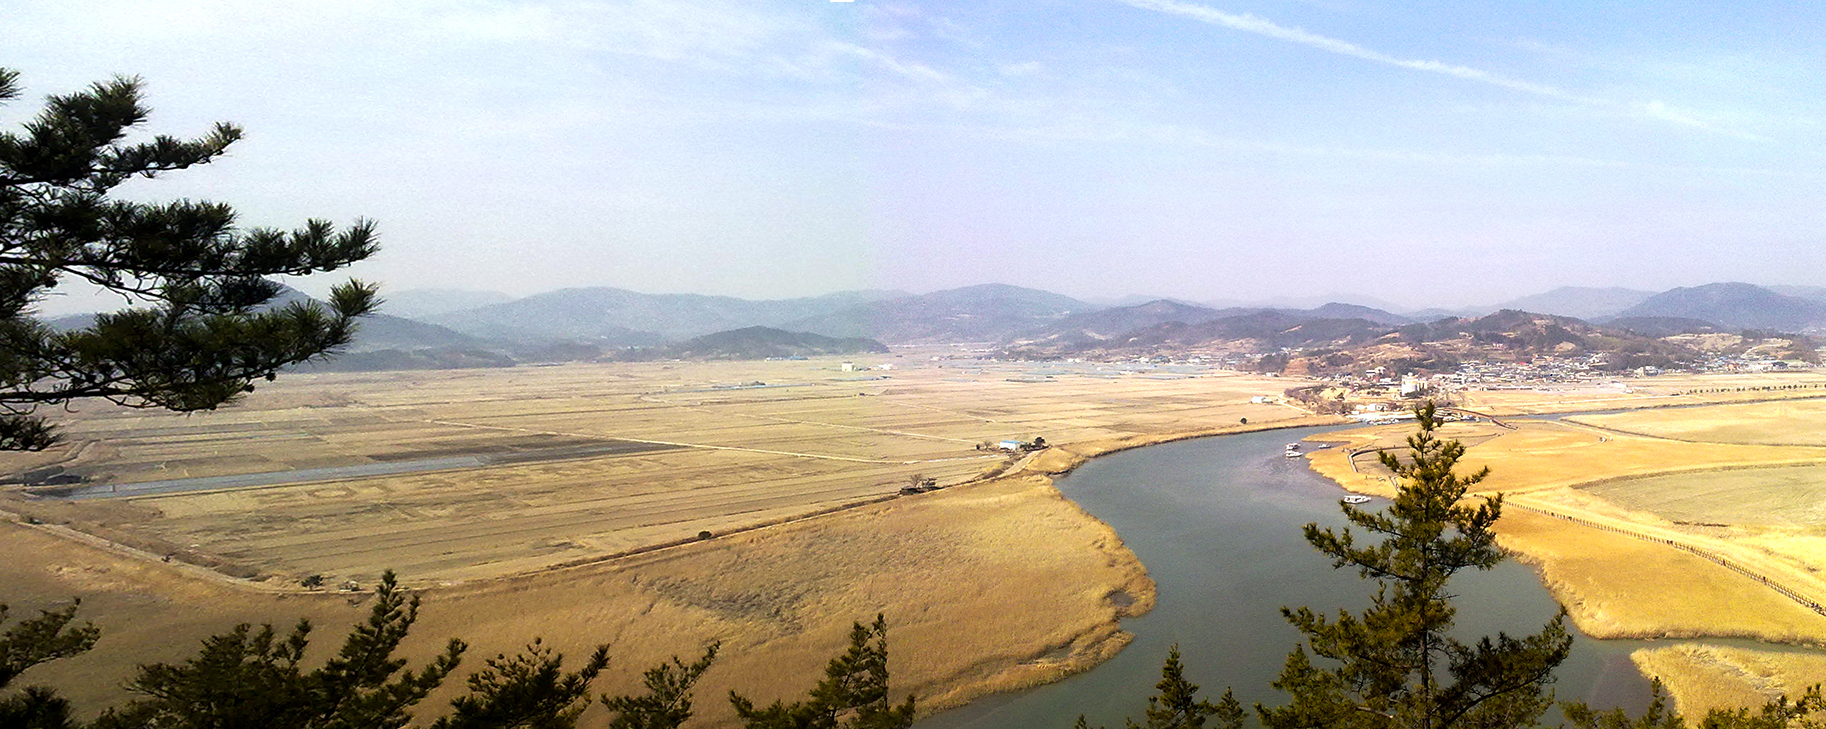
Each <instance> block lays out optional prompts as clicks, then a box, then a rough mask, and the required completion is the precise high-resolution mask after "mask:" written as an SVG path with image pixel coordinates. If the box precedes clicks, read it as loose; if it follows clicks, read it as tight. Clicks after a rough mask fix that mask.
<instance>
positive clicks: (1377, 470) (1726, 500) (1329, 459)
mask: <svg viewBox="0 0 1826 729" xmlns="http://www.w3.org/2000/svg"><path fill="white" fill-rule="evenodd" d="M1536 407H1550V406H1536ZM1815 408H1816V403H1815V402H1813V401H1788V400H1775V401H1770V402H1764V403H1757V404H1727V405H1713V406H1707V407H1691V408H1678V409H1663V410H1654V411H1642V412H1635V413H1626V414H1622V415H1605V416H1581V417H1579V418H1578V421H1579V422H1567V421H1558V422H1556V421H1541V420H1517V421H1510V422H1509V424H1510V425H1512V426H1514V427H1513V429H1510V428H1502V427H1498V426H1496V425H1492V424H1489V423H1477V424H1452V425H1449V426H1447V427H1446V428H1444V429H1443V433H1442V434H1443V435H1444V436H1445V437H1450V438H1457V439H1460V440H1462V441H1463V442H1465V443H1466V444H1467V445H1468V446H1469V447H1468V448H1467V450H1466V454H1465V458H1464V459H1463V461H1462V463H1463V465H1464V466H1465V467H1466V468H1469V469H1476V468H1479V467H1483V466H1488V467H1489V468H1490V469H1491V475H1490V477H1489V478H1488V479H1487V480H1485V481H1484V482H1483V483H1482V484H1481V485H1480V486H1479V488H1478V491H1479V492H1482V493H1496V492H1502V493H1505V494H1507V496H1506V501H1507V504H1508V508H1507V509H1506V511H1505V516H1504V519H1503V521H1502V522H1500V523H1499V525H1498V528H1499V532H1500V536H1501V539H1502V543H1503V544H1504V546H1505V547H1507V548H1509V549H1511V550H1512V551H1514V552H1516V553H1517V554H1518V555H1519V556H1520V557H1521V558H1522V559H1524V560H1526V561H1528V562H1530V563H1533V564H1535V565H1536V566H1537V567H1538V568H1539V569H1540V570H1541V572H1542V576H1543V579H1544V581H1545V582H1546V583H1547V585H1548V587H1549V589H1550V590H1551V591H1552V592H1553V593H1554V595H1555V597H1556V598H1557V599H1559V601H1560V602H1561V604H1562V605H1565V606H1566V607H1567V609H1568V610H1569V611H1570V612H1571V613H1572V616H1573V619H1574V621H1575V622H1576V623H1577V624H1578V625H1579V627H1580V629H1581V630H1583V631H1584V632H1586V633H1587V634H1590V635H1593V636H1596V637H1601V638H1602V637H1619V638H1644V637H1676V638H1705V637H1712V638H1719V637H1732V638H1750V639H1755V640H1760V641H1768V642H1775V643H1787V644H1794V645H1804V646H1814V647H1815V648H1813V649H1810V650H1804V651H1794V650H1758V649H1751V648H1744V649H1734V650H1738V652H1737V653H1731V654H1730V655H1733V656H1736V658H1734V659H1732V660H1734V661H1736V663H1733V662H1732V661H1728V660H1724V659H1721V658H1718V656H1720V655H1725V654H1724V653H1718V652H1717V650H1715V649H1716V648H1717V647H1716V646H1710V645H1701V644H1681V645H1680V646H1677V648H1678V649H1677V650H1676V649H1673V648H1670V649H1658V651H1651V652H1648V653H1645V654H1644V655H1642V656H1638V662H1639V664H1640V665H1641V666H1642V667H1644V669H1645V670H1647V671H1649V672H1650V673H1651V675H1656V676H1658V677H1660V678H1662V679H1663V680H1664V681H1665V682H1666V683H1667V684H1668V685H1669V687H1670V689H1671V690H1672V692H1673V693H1674V695H1675V696H1676V698H1677V699H1678V700H1679V701H1680V705H1681V707H1682V709H1683V710H1684V711H1689V712H1694V713H1703V711H1704V710H1706V709H1707V708H1710V707H1713V706H1736V705H1747V704H1748V703H1758V702H1760V701H1761V700H1762V698H1753V697H1763V698H1766V697H1768V696H1769V695H1771V691H1773V690H1774V689H1773V688H1771V687H1774V686H1777V685H1778V684H1779V685H1780V686H1786V687H1788V689H1789V690H1791V689H1792V688H1794V687H1795V686H1797V685H1798V686H1803V687H1804V685H1809V684H1811V683H1818V682H1821V681H1826V671H1823V670H1821V667H1822V666H1826V652H1821V651H1820V650H1818V648H1819V647H1822V646H1826V616H1823V615H1821V614H1820V613H1819V612H1818V611H1817V610H1815V609H1811V608H1809V607H1808V606H1807V605H1806V604H1805V603H1808V602H1812V603H1816V604H1821V605H1826V447H1823V446H1822V445H1816V444H1813V443H1811V442H1810V441H1809V438H1812V437H1813V436H1815V435H1817V431H1818V428H1817V426H1814V425H1812V424H1811V423H1810V422H1809V420H1808V419H1807V418H1806V416H1805V414H1806V413H1810V412H1814V411H1815ZM1613 422H1623V423H1627V424H1628V425H1630V426H1634V427H1630V428H1629V429H1630V430H1636V431H1640V432H1642V433H1646V432H1650V431H1651V430H1653V431H1655V432H1668V433H1677V434H1680V435H1682V436H1683V438H1682V439H1680V440H1674V439H1671V438H1665V437H1656V436H1653V435H1644V434H1639V433H1637V432H1622V431H1619V430H1610V429H1607V428H1604V427H1599V426H1602V425H1608V424H1610V423H1613ZM1743 423H1754V424H1755V425H1754V426H1753V427H1752V426H1743V425H1741V424H1743ZM1648 424H1652V428H1651V427H1650V425H1648ZM1721 424H1739V425H1737V426H1735V427H1721ZM1410 428H1411V425H1410V426H1407V427H1402V426H1386V427H1381V428H1369V429H1363V430H1358V431H1349V432H1346V433H1342V434H1335V435H1332V436H1327V438H1328V439H1330V440H1337V441H1341V442H1343V443H1344V445H1342V446H1341V447H1338V448H1332V449H1327V450H1323V451H1317V452H1315V453H1313V454H1312V455H1311V456H1309V458H1310V459H1311V463H1312V465H1313V468H1314V469H1315V470H1318V471H1319V472H1321V473H1323V474H1325V475H1327V476H1330V477H1332V478H1333V479H1335V480H1337V481H1339V482H1340V483H1341V484H1343V485H1344V486H1345V487H1346V488H1350V489H1353V490H1357V491H1362V492H1366V493H1379V494H1387V493H1390V492H1391V491H1392V486H1391V484H1390V483H1389V482H1388V480H1387V479H1388V474H1387V472H1386V470H1384V469H1383V468H1382V467H1381V466H1380V465H1378V464H1376V462H1375V457H1374V454H1373V453H1368V452H1362V453H1360V454H1359V455H1357V456H1356V457H1355V458H1352V457H1350V455H1349V454H1350V453H1351V452H1352V451H1362V450H1364V449H1369V448H1381V447H1398V446H1399V445H1400V443H1401V440H1402V438H1404V437H1405V436H1406V434H1407V432H1408V430H1409V429H1410ZM1719 432H1725V433H1730V434H1732V437H1731V438H1730V439H1729V441H1728V442H1722V441H1707V440H1703V439H1700V438H1698V437H1693V436H1696V435H1697V434H1706V433H1719ZM1776 588H1780V589H1776ZM1781 590H1787V591H1789V593H1790V594H1784V593H1783V592H1782V591H1781ZM1695 656H1703V657H1706V658H1705V660H1700V659H1698V658H1695ZM1746 662H1748V663H1746ZM1749 663H1755V664H1756V665H1758V666H1762V667H1763V668H1762V669H1759V670H1764V672H1765V673H1767V674H1769V675H1771V676H1774V675H1778V674H1779V675H1780V676H1782V677H1783V678H1781V681H1777V682H1772V681H1774V679H1770V680H1759V681H1748V680H1746V679H1744V678H1743V675H1744V674H1743V671H1744V670H1746V669H1744V668H1743V666H1744V665H1748V664H1749ZM1784 682H1785V683H1784ZM1750 686H1760V687H1762V688H1761V689H1758V690H1757V691H1750V690H1749V689H1747V688H1745V687H1750ZM1720 687H1726V688H1720ZM1731 687H1735V688H1731ZM1758 691H1760V693H1759V692H1758ZM1733 697H1735V698H1733Z"/></svg>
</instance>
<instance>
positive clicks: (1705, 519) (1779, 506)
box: [1586, 466, 1826, 534]
mask: <svg viewBox="0 0 1826 729" xmlns="http://www.w3.org/2000/svg"><path fill="white" fill-rule="evenodd" d="M1586 490H1587V491H1589V492H1591V493H1593V494H1596V495H1598V496H1600V497H1603V498H1605V499H1607V500H1609V501H1612V502H1615V503H1616V504H1618V505H1620V506H1623V507H1624V508H1628V509H1635V510H1640V511H1646V512H1649V513H1651V514H1654V515H1656V516H1659V517H1661V518H1663V519H1667V520H1669V521H1672V522H1675V523H1678V524H1699V525H1709V526H1737V525H1749V526H1785V527H1803V528H1805V527H1814V528H1821V527H1826V466H1789V467H1774V468H1748V469H1735V470H1729V471H1702V472H1688V473H1677V474H1671V475H1667V476H1649V477H1645V478H1637V479H1628V480H1622V481H1609V482H1605V483H1601V484H1595V485H1592V486H1589V487H1587V488H1586ZM1819 531H1820V532H1821V533H1822V534H1826V528H1821V529H1819Z"/></svg>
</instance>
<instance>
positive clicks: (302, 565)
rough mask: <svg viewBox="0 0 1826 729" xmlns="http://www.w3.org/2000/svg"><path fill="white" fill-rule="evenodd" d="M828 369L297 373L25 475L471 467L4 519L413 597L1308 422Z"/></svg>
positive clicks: (1236, 406) (111, 435) (100, 439)
mask: <svg viewBox="0 0 1826 729" xmlns="http://www.w3.org/2000/svg"><path fill="white" fill-rule="evenodd" d="M903 361H904V360H903ZM838 364H839V363H838V362H836V361H789V362H754V363H727V364H714V363H712V364H691V365H683V364H621V365H576V366H566V367H548V368H529V369H509V370H486V371H446V372H411V373H391V374H371V375H301V376H294V377H290V378H285V379H283V380H281V381H280V382H278V383H276V384H274V385H271V386H269V387H268V388H264V389H262V390H260V391H258V392H256V393H255V394H254V396H252V397H250V398H248V399H247V401H246V402H245V403H243V404H241V405H237V406H234V407H232V408H229V409H225V410H223V411H221V412H216V413H207V414H197V415H191V416H184V415H175V414H168V413H153V412H137V411H119V410H102V409H95V410H94V411H93V412H90V411H84V412H81V413H79V414H78V415H77V416H76V418H75V419H74V421H73V422H72V423H71V424H70V427H69V431H68V432H69V435H70V440H71V443H70V444H69V445H67V446H65V447H64V448H62V449H61V450H60V451H57V452H52V453H48V454H43V455H39V456H37V457H36V459H37V460H40V461H52V460H58V459H61V460H62V465H63V466H64V467H65V468H68V469H70V470H71V471H73V472H77V473H83V474H85V475H86V476H87V477H88V479H89V481H90V482H91V483H93V484H105V485H108V486H109V487H117V488H119V489H120V490H122V491H130V490H131V488H132V486H133V485H134V484H144V483H148V482H155V481H157V482H171V481H181V480H183V479H196V478H211V477H224V476H233V475H238V474H275V473H277V474H281V475H283V474H286V473H288V472H289V473H294V474H295V473H301V472H302V473H305V474H306V475H314V474H324V473H333V472H334V470H335V469H338V468H348V469H356V468H362V467H368V466H374V465H376V464H388V463H395V464H397V463H406V464H412V463H431V464H433V465H438V464H442V463H444V461H442V460H440V459H452V458H464V457H467V458H474V459H477V462H476V464H475V465H464V464H459V465H457V466H456V467H444V468H441V469H437V470H428V471H424V472H417V473H399V474H393V475H385V476H379V477H367V478H350V479H337V478H335V477H334V476H333V475H331V476H329V477H322V476H319V477H317V478H315V479H313V480H310V481H308V482H304V483H280V484H274V485H266V486H261V487H257V488H235V489H217V490H209V491H200V492H180V493H168V494H153V495H148V496H138V497H122V498H116V499H90V500H81V501H63V502H44V501H36V502H23V501H18V500H17V497H15V500H14V501H13V502H12V506H11V508H14V509H16V510H20V511H23V512H27V513H29V514H30V515H32V516H34V517H35V518H39V519H42V520H45V521H50V522H56V523H67V524H68V525H69V526H71V527H72V528H75V529H78V530H81V531H85V532H90V533H94V534H99V535H103V536H106V537H108V538H110V539H114V540H116V541H119V542H121V543H123V544H128V545H131V546H135V547H138V548H141V549H144V550H146V551H148V552H153V553H158V554H161V555H162V554H175V555H177V557H178V558H180V559H186V560H190V561H195V562H198V563H207V564H211V565H217V566H220V567H221V568H222V569H223V571H225V572H229V573H231V574H236V575H239V576H248V577H253V576H268V577H275V578H278V579H281V580H293V579H298V578H301V577H304V576H307V575H313V574H315V575H323V576H324V577H325V578H326V579H328V580H333V581H336V582H340V581H342V580H347V579H352V580H357V581H371V580H372V579H374V578H375V577H377V576H378V575H379V573H380V572H381V571H382V570H383V569H387V568H392V569H395V570H398V571H400V572H401V573H403V574H405V575H408V576H409V579H411V580H413V581H415V582H419V583H425V582H454V581H460V580H467V579H477V578H487V577H493V576H499V575H505V574H512V573H517V572H525V571H529V570H535V569H540V568H544V567H550V566H553V565H560V564H566V563H573V562H577V561H580V560H589V559H592V558H600V557H603V556H606V555H614V554H620V553H625V552H628V551H630V550H635V549H639V548H643V547H647V546H651V545H655V544H663V543H668V542H674V541H677V540H681V539H688V538H691V537H694V536H695V535H697V534H699V533H700V532H704V531H709V532H711V533H713V534H721V533H725V532H728V531H731V530H736V529H741V528H745V527H749V526H753V525H756V524H764V523H772V522H777V521H781V520H784V519H790V518H793V517H796V516H801V515H804V514H807V513H812V512H816V511H820V510H827V509H830V508H834V507H839V506H842V505H845V504H850V503H854V502H857V501H863V500H868V499H873V498H880V497H884V496H891V495H893V494H895V493H896V492H897V491H898V490H899V489H900V488H901V487H903V486H906V485H907V484H909V483H910V482H911V479H912V477H913V476H914V475H915V474H919V475H921V476H923V477H925V478H930V479H934V480H935V481H936V484H937V485H939V486H946V485H951V484H956V483H960V482H963V481H966V480H970V479H973V478H976V477H978V476H981V475H983V474H985V473H988V472H991V471H995V470H997V469H1000V468H1002V467H1004V466H1005V464H1006V463H1007V461H1008V460H1009V459H1008V455H1007V454H1006V453H1003V452H1001V451H999V450H996V449H995V448H994V447H993V445H992V446H991V447H990V448H989V450H987V451H985V450H979V446H980V445H981V444H983V443H985V442H988V443H994V442H997V441H1001V440H1004V439H1011V438H1012V439H1018V440H1028V439H1032V438H1034V437H1043V438H1045V439H1047V440H1050V441H1053V442H1076V441H1091V440H1098V439H1104V438H1111V437H1124V436H1138V435H1140V436H1145V435H1151V434H1163V433H1176V432H1182V431H1188V430H1198V429H1204V428H1210V427H1213V426H1216V425H1221V424H1235V423H1237V422H1238V421H1239V420H1241V419H1244V418H1247V419H1248V420H1250V421H1251V422H1255V423H1264V422H1272V421H1274V420H1277V419H1286V418H1290V417H1295V416H1299V415H1302V413H1301V412H1300V411H1298V410H1295V409H1292V408H1287V407H1282V406H1276V405H1266V404H1251V403H1250V402H1249V399H1250V398H1251V397H1252V396H1259V395H1271V394H1277V393H1278V387H1279V383H1278V382H1277V381H1274V380H1267V379H1257V378H1245V377H1237V376H1204V377H1181V376H1178V375H1172V377H1173V379H1160V378H1158V377H1160V376H1158V375H1157V376H1156V377H1149V376H1148V375H1146V374H1130V375H1122V374H1120V373H1118V372H1115V371H1113V370H1112V371H1108V372H1101V373H1100V372H1097V371H1095V370H1086V371H1083V372H1080V371H1075V370H1074V371H1070V372H1067V371H1059V372H1058V373H1057V374H1052V373H1042V375H1041V376H1034V374H1033V372H1032V371H1033V370H1034V368H1033V367H1025V366H1019V367H1017V366H1012V365H999V364H993V363H981V364H977V363H971V364H966V365H958V364H950V363H931V362H925V363H918V362H916V363H914V364H913V365H912V366H906V365H903V366H901V367H900V368H898V369H895V370H892V371H877V372H872V373H863V372H847V373H846V372H842V371H841V368H840V367H839V366H838ZM1049 374H1050V375H1051V376H1050V378H1048V377H1046V376H1045V375H1049ZM1091 375H1096V376H1091ZM1011 379H1022V380H1024V381H1018V382H1016V381H1010V380H1011ZM601 451H611V452H609V453H607V454H606V455H600V454H595V453H598V452H601ZM24 465H25V464H21V465H17V466H14V468H15V469H22V468H23V467H24ZM104 495H105V494H104Z"/></svg>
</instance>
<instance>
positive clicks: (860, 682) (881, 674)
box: [729, 615, 914, 729]
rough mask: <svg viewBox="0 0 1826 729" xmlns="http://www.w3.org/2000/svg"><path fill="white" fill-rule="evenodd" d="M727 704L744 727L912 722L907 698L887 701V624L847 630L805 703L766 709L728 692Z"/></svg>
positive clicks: (878, 728) (869, 727)
mask: <svg viewBox="0 0 1826 729" xmlns="http://www.w3.org/2000/svg"><path fill="white" fill-rule="evenodd" d="M729 703H730V704H732V705H733V706H734V707H735V713H736V717H737V718H739V719H741V720H742V726H744V727H746V729H837V728H838V727H843V729H907V727H911V726H913V713H914V712H913V697H911V696H909V697H907V701H906V703H903V704H900V705H898V706H897V705H894V704H892V703H889V702H888V623H887V618H885V617H884V616H881V615H877V616H875V622H874V624H872V625H869V626H866V627H865V626H864V625H863V624H862V623H856V624H855V625H854V626H853V627H851V628H850V648H849V650H848V651H847V652H845V653H844V654H843V655H841V656H838V657H836V658H833V659H831V662H830V664H829V665H828V666H826V667H825V669H824V680H823V681H820V682H818V685H817V686H816V687H814V688H813V689H812V691H811V696H810V698H809V699H808V700H806V701H800V702H794V703H791V704H786V703H782V702H779V701H775V702H774V703H773V704H772V705H770V706H767V707H766V708H756V707H755V705H754V702H752V701H749V700H748V699H746V698H743V697H742V696H741V695H740V694H737V693H735V692H734V691H731V692H730V693H729Z"/></svg>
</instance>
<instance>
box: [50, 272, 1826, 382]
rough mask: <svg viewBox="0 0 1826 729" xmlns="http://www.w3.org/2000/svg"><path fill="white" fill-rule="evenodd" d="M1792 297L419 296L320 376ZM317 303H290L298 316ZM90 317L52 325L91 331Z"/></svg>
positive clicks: (1688, 311)
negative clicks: (1397, 304) (1430, 305)
mask: <svg viewBox="0 0 1826 729" xmlns="http://www.w3.org/2000/svg"><path fill="white" fill-rule="evenodd" d="M1779 288H1780V290H1777V289H1776V288H1775V287H1761V286H1755V285H1751V284H1746V283H1716V284H1707V285H1704V286H1693V287H1683V288H1677V289H1672V290H1669V291H1664V292H1659V293H1657V292H1649V291H1637V290H1631V289H1623V288H1580V287H1563V288H1558V289H1554V290H1552V291H1548V292H1544V293H1541V294H1536V295H1533V296H1527V297H1523V298H1521V299H1516V300H1513V301H1508V302H1503V303H1501V304H1496V305H1492V306H1488V307H1475V308H1468V309H1461V310H1422V311H1410V312H1401V313H1397V312H1393V311H1389V310H1387V309H1382V308H1377V307H1372V306H1366V305H1362V304H1356V303H1340V302H1329V303H1323V304H1319V305H1314V306H1311V307H1309V308H1291V307H1271V306H1235V305H1231V304H1233V303H1234V302H1211V303H1214V304H1219V305H1217V306H1212V305H1201V304H1197V303H1193V302H1187V301H1183V300H1174V299H1164V298H1161V299H1152V300H1148V301H1143V302H1139V303H1133V304H1128V305H1121V306H1110V305H1098V304H1093V303H1090V302H1085V301H1081V300H1078V299H1074V298H1072V297H1069V296H1064V295H1061V294H1056V293H1052V292H1048V291H1041V290H1037V289H1029V288H1022V287H1018V286H1009V285H1005V284H983V285H977V286H967V287H963V288H958V289H949V290H944V291H935V292H931V293H926V294H909V293H906V292H901V291H845V292H838V293H833V294H827V295H824V296H814V297H804V298H796V299H779V300H764V301H755V300H748V299H740V298H735V297H728V296H705V295H696V294H645V293H639V292H635V291H629V290H626V289H619V288H609V287H592V288H573V289H561V290H557V291H551V292H547V293H543V294H537V295H533V296H527V297H524V298H519V299H508V300H502V299H503V298H504V295H502V294H498V293H493V292H470V291H457V290H426V291H401V292H391V293H389V294H387V299H388V303H387V304H386V305H384V306H383V309H382V311H383V312H387V313H381V314H377V315H375V316H372V317H370V318H368V319H365V320H364V321H363V323H362V325H361V330H360V333H359V335H358V338H357V340H356V342H355V343H354V344H353V345H352V346H351V347H350V348H349V349H348V351H347V352H346V353H345V354H344V355H343V356H342V357H340V358H338V359H336V360H332V361H329V362H325V363H314V364H313V365H311V367H312V368H315V369H339V370H342V369H402V368H446V367H496V366H507V365H511V364H515V363H519V362H545V361H575V360H589V359H656V358H666V359H670V358H684V359H742V358H764V357H790V356H810V355H824V354H839V355H841V354H864V353H879V352H883V351H885V349H884V345H894V344H935V343H971V344H974V345H976V346H978V348H980V349H987V350H991V351H995V352H999V353H1001V354H1003V355H1005V356H1025V357H1060V356H1093V357H1094V356H1105V357H1117V356H1143V355H1148V354H1150V353H1159V352H1172V351H1183V350H1188V349H1196V348H1205V349H1212V350H1223V351H1233V352H1242V351H1255V352H1257V353H1262V352H1271V351H1276V350H1294V349H1302V348H1305V349H1314V348H1320V349H1323V348H1331V349H1341V348H1342V349H1348V348H1362V347H1384V346H1385V345H1390V344H1391V343H1393V342H1397V341H1400V342H1406V343H1408V344H1409V345H1416V344H1423V343H1426V342H1434V341H1439V340H1441V339H1442V338H1450V337H1457V338H1469V339H1471V340H1475V341H1478V342H1482V343H1483V344H1491V345H1498V344H1500V345H1502V346H1504V347H1509V348H1510V349H1511V350H1514V349H1515V348H1516V347H1518V346H1520V347H1523V348H1534V349H1541V348H1543V347H1545V348H1547V349H1541V351H1548V350H1551V349H1552V348H1555V347H1557V348H1558V349H1557V351H1559V352H1562V353H1564V352H1569V351H1574V350H1578V351H1584V350H1585V349H1587V348H1589V347H1593V346H1596V347H1599V348H1604V347H1620V346H1624V345H1623V344H1620V343H1621V342H1625V341H1626V340H1627V341H1630V342H1635V344H1630V345H1628V346H1629V347H1631V348H1633V350H1635V351H1636V352H1637V353H1642V352H1651V351H1661V350H1660V349H1658V348H1657V347H1655V346H1650V345H1649V344H1646V343H1643V342H1638V341H1636V340H1639V339H1655V338H1663V337H1670V336H1675V335H1682V334H1693V333H1707V332H1719V333H1729V334H1737V333H1742V332H1746V331H1752V332H1765V333H1775V332H1790V333H1806V332H1820V331H1826V288H1819V287H1795V286H1790V287H1779ZM301 298H303V295H302V294H298V293H296V292H288V293H287V294H286V296H285V297H282V299H283V300H282V302H281V303H284V302H286V301H293V300H299V299H301ZM1359 300H1360V301H1361V300H1363V299H1359ZM404 313H413V314H415V315H416V316H413V317H408V316H404V315H403V314H404ZM1498 313H1500V314H1501V316H1492V315H1493V314H1498ZM88 316H92V315H87V316H77V317H63V318H60V319H57V320H53V321H52V322H51V323H52V325H53V326H59V327H66V328H67V327H72V326H81V325H82V324H84V323H86V322H87V321H88ZM1562 319H1563V321H1562ZM1498 330H1501V331H1500V332H1499V331H1498ZM1559 332H1573V334H1565V335H1563V334H1560V333H1559ZM1499 335H1500V336H1499ZM1759 336H1760V335H1759ZM1556 337H1557V339H1556ZM1550 340H1552V341H1550ZM1529 351H1533V350H1532V349H1531V350H1529Z"/></svg>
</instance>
